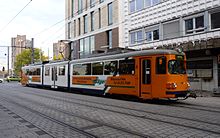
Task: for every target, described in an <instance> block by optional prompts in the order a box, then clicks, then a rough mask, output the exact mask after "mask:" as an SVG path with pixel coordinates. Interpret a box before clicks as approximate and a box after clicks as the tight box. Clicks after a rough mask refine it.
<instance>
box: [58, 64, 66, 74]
mask: <svg viewBox="0 0 220 138" xmlns="http://www.w3.org/2000/svg"><path fill="white" fill-rule="evenodd" d="M59 75H60V76H65V66H61V67H59Z"/></svg>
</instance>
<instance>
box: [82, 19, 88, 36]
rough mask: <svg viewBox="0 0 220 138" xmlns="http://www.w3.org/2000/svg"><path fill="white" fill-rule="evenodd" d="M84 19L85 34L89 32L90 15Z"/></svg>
mask: <svg viewBox="0 0 220 138" xmlns="http://www.w3.org/2000/svg"><path fill="white" fill-rule="evenodd" d="M83 19H84V33H87V32H88V15H85V16H83Z"/></svg>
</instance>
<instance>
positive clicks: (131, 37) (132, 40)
mask: <svg viewBox="0 0 220 138" xmlns="http://www.w3.org/2000/svg"><path fill="white" fill-rule="evenodd" d="M135 34H136V33H135V32H133V33H130V39H131V41H130V43H131V44H135V43H136V42H135V40H136V38H135Z"/></svg>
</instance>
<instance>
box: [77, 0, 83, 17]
mask: <svg viewBox="0 0 220 138" xmlns="http://www.w3.org/2000/svg"><path fill="white" fill-rule="evenodd" d="M82 12H83V0H78V14H81V13H82Z"/></svg>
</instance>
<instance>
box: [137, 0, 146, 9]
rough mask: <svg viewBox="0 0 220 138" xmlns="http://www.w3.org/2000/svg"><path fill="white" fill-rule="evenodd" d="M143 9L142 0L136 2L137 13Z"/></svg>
mask: <svg viewBox="0 0 220 138" xmlns="http://www.w3.org/2000/svg"><path fill="white" fill-rule="evenodd" d="M143 8H144V0H136V10H137V11H139V10H141V9H143Z"/></svg>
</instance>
